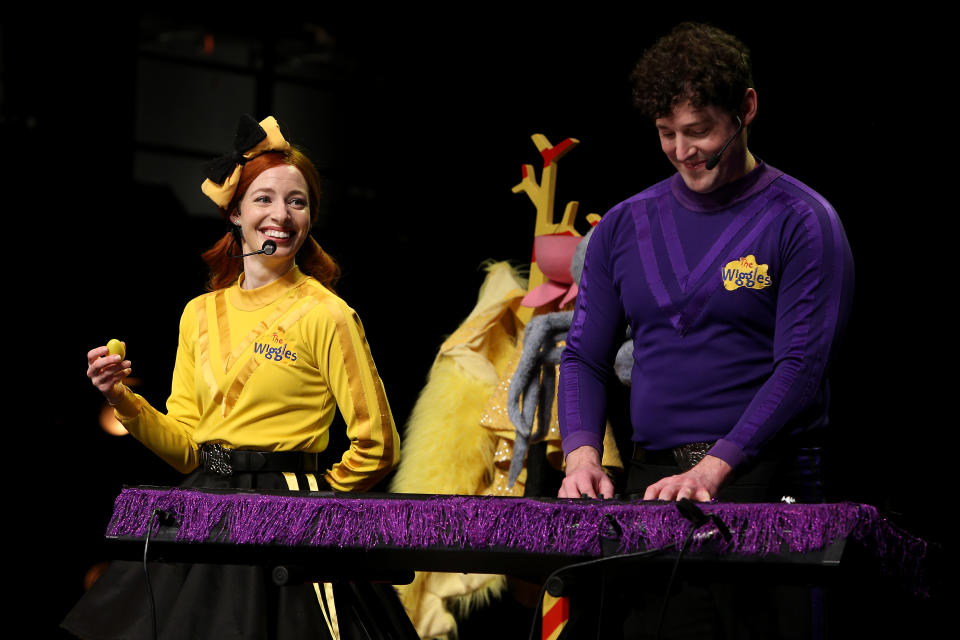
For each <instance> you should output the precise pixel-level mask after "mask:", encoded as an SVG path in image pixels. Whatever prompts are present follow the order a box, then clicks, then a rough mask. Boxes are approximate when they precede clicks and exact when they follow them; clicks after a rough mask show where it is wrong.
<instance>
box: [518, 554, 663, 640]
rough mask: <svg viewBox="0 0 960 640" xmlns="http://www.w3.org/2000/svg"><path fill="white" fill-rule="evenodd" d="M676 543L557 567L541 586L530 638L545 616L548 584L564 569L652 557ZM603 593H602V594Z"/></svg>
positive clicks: (530, 638)
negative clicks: (538, 621) (544, 599)
mask: <svg viewBox="0 0 960 640" xmlns="http://www.w3.org/2000/svg"><path fill="white" fill-rule="evenodd" d="M676 546H677V545H676V544H668V545H667V546H665V547H660V548H659V549H648V550H646V551H635V552H633V553H624V554H620V555H615V556H607V557H606V558H593V559H591V560H585V561H583V562H577V563H576V564H568V565H565V566H563V567H560V568H559V569H556V570H555V571H554V572H553V573H551V574H550V575H549V576H547V579H546V580H544V582H543V586H542V587H540V596H539V597H538V598H537V604H536V608H535V609H534V615H533V622H532V623H531V625H530V633H529V634H527V638H528V640H534V637H535V636H534V633H535V632H536V630H537V620H539V619H540V618H541V617H542V616H543V595H544V594H545V593H546V591H547V585H548V584H549V583H550V580H552V579H553V578H555V577H556V576H557V575H558V574H560V573H562V572H564V571H570V570H578V569H583V568H586V567H591V566H594V565H599V564H604V563H608V562H613V561H615V560H630V559H639V558H644V557H652V556H655V555H659V554H661V553H664V552H666V551H670V550H671V549H674V548H676ZM601 595H602V594H601Z"/></svg>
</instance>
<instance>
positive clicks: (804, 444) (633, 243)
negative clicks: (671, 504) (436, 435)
mask: <svg viewBox="0 0 960 640" xmlns="http://www.w3.org/2000/svg"><path fill="white" fill-rule="evenodd" d="M633 80H634V96H635V100H636V103H637V106H638V107H640V109H641V110H642V111H643V112H644V113H645V115H647V116H649V117H651V119H653V120H654V122H655V124H656V127H657V130H658V132H659V135H660V145H661V148H662V149H663V152H664V153H665V154H666V156H667V158H668V159H669V160H670V162H671V164H673V166H674V167H676V169H677V173H676V174H675V175H674V176H672V177H671V178H669V179H667V180H665V181H663V182H661V183H659V184H656V185H654V186H653V187H651V188H649V189H647V190H646V191H643V192H642V193H640V194H638V195H636V196H634V197H632V198H630V199H629V200H626V201H625V202H622V203H620V204H619V205H617V206H616V207H614V208H613V209H611V210H610V211H609V212H608V213H607V214H606V215H605V216H604V218H603V219H602V221H601V222H600V223H599V225H597V227H596V229H595V231H594V233H593V237H592V239H591V241H590V245H589V247H588V250H587V255H586V259H585V263H584V269H583V275H582V276H581V281H580V294H579V296H578V299H577V307H576V311H575V313H574V319H573V323H572V326H571V329H570V332H569V335H568V338H567V347H566V349H565V350H564V353H563V360H562V363H561V368H560V391H559V417H560V429H561V433H562V435H563V449H564V453H565V455H566V478H565V479H564V481H563V483H562V485H561V488H560V492H559V495H560V497H580V496H583V495H586V496H589V497H597V496H606V497H610V496H612V495H613V493H614V487H613V484H612V482H611V480H610V478H609V477H608V475H607V474H606V473H605V472H604V470H603V468H602V467H601V465H600V459H601V451H602V447H603V444H602V443H603V432H604V427H605V423H606V389H607V385H608V383H611V381H613V380H614V377H613V376H612V370H611V366H612V362H613V359H614V357H615V355H616V352H617V348H618V347H619V345H620V342H621V341H622V339H623V336H624V334H625V332H626V330H627V327H629V329H630V336H631V337H632V340H633V347H634V352H633V369H632V383H631V389H630V417H631V423H632V426H633V437H632V439H633V442H634V446H635V451H634V452H633V463H632V465H631V470H630V477H629V479H628V486H627V491H628V492H635V495H640V494H641V493H642V495H643V498H644V499H661V500H679V499H681V498H690V499H693V500H699V501H706V500H710V499H712V498H716V497H718V496H719V497H720V499H728V500H754V501H768V500H771V499H772V500H778V499H780V495H782V494H780V495H778V494H779V492H781V491H784V492H786V491H790V492H793V493H794V494H796V493H797V492H802V491H803V490H804V486H806V487H807V488H810V487H811V486H813V485H818V480H817V479H816V478H815V477H813V478H811V473H812V474H813V475H814V476H815V475H816V469H815V467H816V466H817V464H818V461H817V458H816V452H817V451H818V449H817V447H816V446H815V445H816V444H817V443H818V435H819V434H820V433H822V429H823V428H824V427H825V426H826V424H827V417H826V409H827V402H828V387H827V380H826V370H827V366H828V364H829V361H830V356H831V352H832V349H833V345H834V343H835V341H836V339H837V337H838V336H839V334H840V333H841V332H842V329H843V326H844V325H845V323H846V317H847V315H848V313H849V306H850V305H849V303H850V299H851V295H852V290H853V261H852V257H851V255H850V249H849V245H848V244H847V240H846V237H845V235H844V232H843V228H842V226H841V225H840V221H839V219H838V218H837V215H836V212H835V211H834V210H833V208H832V207H831V206H830V204H829V203H828V202H827V201H826V200H825V199H824V198H822V197H821V196H820V195H819V194H817V193H816V192H814V191H813V190H812V189H810V188H809V187H807V186H806V185H804V184H802V183H800V182H799V181H797V180H795V179H793V178H791V177H789V176H787V175H785V174H784V173H783V172H781V171H779V170H777V169H775V168H773V167H771V166H770V165H767V164H765V163H764V162H763V161H761V160H760V159H758V158H757V157H755V156H754V155H753V154H752V153H751V152H750V150H749V149H748V147H747V130H748V127H749V126H750V124H751V123H753V121H754V119H755V118H756V115H757V92H756V91H755V89H754V88H753V80H752V77H751V70H750V54H749V51H748V50H747V48H746V47H745V46H744V45H743V44H742V43H740V42H739V41H738V40H737V39H736V38H734V37H733V36H731V35H729V34H727V33H725V32H723V31H720V30H718V29H715V28H713V27H708V26H705V25H697V24H690V23H685V24H681V25H679V26H678V27H677V28H676V29H674V31H673V32H672V33H670V34H669V35H668V36H666V37H664V38H662V39H661V40H659V41H658V42H657V43H656V44H655V45H654V46H653V47H651V49H649V50H648V51H647V52H646V53H645V54H644V56H643V58H642V59H641V60H640V62H639V63H638V64H637V67H636V69H635V71H634V74H633ZM743 486H748V487H749V488H748V489H746V490H745V491H744V490H741V489H742V487H743ZM802 497H806V498H807V499H817V497H818V496H816V495H815V489H814V490H813V491H811V492H810V493H808V495H805V496H802Z"/></svg>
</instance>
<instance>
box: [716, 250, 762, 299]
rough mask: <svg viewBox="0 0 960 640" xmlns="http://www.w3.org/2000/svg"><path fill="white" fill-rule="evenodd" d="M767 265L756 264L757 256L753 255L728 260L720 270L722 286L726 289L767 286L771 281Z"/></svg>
mask: <svg viewBox="0 0 960 640" xmlns="http://www.w3.org/2000/svg"><path fill="white" fill-rule="evenodd" d="M768 266H769V265H765V264H757V258H756V256H754V255H749V256H747V257H745V258H740V259H739V260H733V261H732V262H728V263H727V266H725V267H724V268H723V269H721V270H720V275H721V277H722V278H723V288H724V289H726V290H727V291H733V290H734V289H739V288H740V287H746V288H747V289H763V288H764V287H769V286H770V283H771V282H773V281H772V280H771V279H770V276H768V275H767V268H768Z"/></svg>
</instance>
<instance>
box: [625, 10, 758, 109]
mask: <svg viewBox="0 0 960 640" xmlns="http://www.w3.org/2000/svg"><path fill="white" fill-rule="evenodd" d="M630 80H631V81H632V82H633V103H634V105H636V106H637V108H638V109H640V111H641V112H642V113H643V114H644V115H645V116H647V117H649V118H650V119H656V118H662V117H665V116H668V115H670V113H671V112H672V111H673V108H674V107H675V106H677V105H679V104H683V103H684V102H686V101H687V100H689V101H690V102H691V103H692V104H693V106H694V108H697V109H700V108H702V107H704V106H707V105H711V104H712V105H716V106H718V107H721V108H723V109H726V110H727V111H729V112H730V113H732V114H737V113H739V112H740V105H741V103H742V102H743V96H744V94H745V93H746V91H747V89H748V88H750V87H752V86H753V73H752V72H751V64H750V50H749V49H747V47H746V45H744V44H743V43H742V42H740V41H739V40H738V39H737V38H735V37H734V36H732V35H730V34H729V33H727V32H725V31H722V30H720V29H717V28H716V27H713V26H710V25H707V24H700V23H696V22H683V23H681V24H678V25H677V26H676V27H674V29H673V31H671V32H670V33H669V34H667V35H666V36H664V37H662V38H660V39H659V40H657V42H655V43H654V45H653V46H652V47H650V48H649V49H647V50H646V51H645V52H644V54H643V56H642V57H641V58H640V61H639V62H638V63H637V66H636V67H634V69H633V73H632V74H630Z"/></svg>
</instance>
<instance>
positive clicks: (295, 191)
mask: <svg viewBox="0 0 960 640" xmlns="http://www.w3.org/2000/svg"><path fill="white" fill-rule="evenodd" d="M233 222H234V224H237V223H238V222H239V226H240V230H241V232H242V235H243V247H242V248H243V253H249V252H251V251H259V250H260V249H261V248H263V243H264V242H265V241H266V240H268V239H269V240H273V241H274V242H275V243H277V250H276V252H275V253H274V254H273V256H272V257H273V258H274V259H288V260H292V259H293V258H294V257H295V256H296V255H297V251H299V250H300V247H301V246H303V243H304V241H305V240H306V239H307V233H308V232H309V231H310V196H309V191H308V188H307V181H306V180H304V178H303V174H301V173H300V170H299V169H297V168H296V167H294V166H292V165H282V166H278V167H272V168H270V169H267V170H266V171H264V172H263V173H261V174H260V175H259V176H257V177H256V178H255V179H254V181H253V182H252V183H250V188H249V189H247V192H246V193H245V194H243V198H242V199H241V200H240V205H239V214H235V215H234V217H233Z"/></svg>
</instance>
